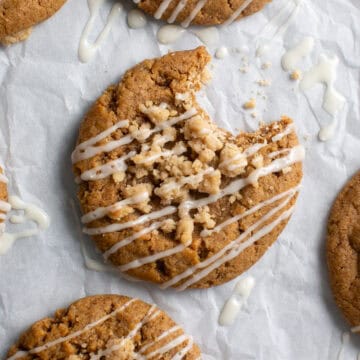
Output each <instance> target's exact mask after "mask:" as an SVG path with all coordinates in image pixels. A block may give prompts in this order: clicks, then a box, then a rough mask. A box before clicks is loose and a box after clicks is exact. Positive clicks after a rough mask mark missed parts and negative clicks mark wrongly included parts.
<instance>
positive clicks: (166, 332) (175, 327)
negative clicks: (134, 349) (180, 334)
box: [139, 325, 181, 354]
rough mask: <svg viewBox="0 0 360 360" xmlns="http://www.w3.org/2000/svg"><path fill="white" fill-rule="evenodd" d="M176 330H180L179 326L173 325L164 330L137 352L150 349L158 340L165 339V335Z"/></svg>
mask: <svg viewBox="0 0 360 360" xmlns="http://www.w3.org/2000/svg"><path fill="white" fill-rule="evenodd" d="M177 331H181V327H180V326H178V325H175V326H173V327H172V328H170V329H169V330H166V331H164V332H163V333H162V334H161V335H160V336H158V337H157V338H156V339H155V340H154V341H152V342H150V343H148V344H146V345H144V346H143V347H141V348H140V350H139V353H140V354H141V353H144V352H145V351H146V350H148V349H150V348H151V347H153V346H154V345H156V344H157V343H158V342H160V341H161V340H162V339H165V338H166V337H167V336H169V335H170V334H172V333H174V332H177Z"/></svg>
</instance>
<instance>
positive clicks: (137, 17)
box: [127, 9, 147, 29]
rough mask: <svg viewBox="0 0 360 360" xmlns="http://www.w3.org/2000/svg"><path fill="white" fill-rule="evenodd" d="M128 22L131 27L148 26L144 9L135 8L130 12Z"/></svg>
mask: <svg viewBox="0 0 360 360" xmlns="http://www.w3.org/2000/svg"><path fill="white" fill-rule="evenodd" d="M127 22H128V25H129V27H130V28H131V29H141V28H144V27H145V26H146V24H147V19H146V16H145V14H144V13H143V12H142V11H140V10H138V9H133V10H130V11H129V13H128V17H127Z"/></svg>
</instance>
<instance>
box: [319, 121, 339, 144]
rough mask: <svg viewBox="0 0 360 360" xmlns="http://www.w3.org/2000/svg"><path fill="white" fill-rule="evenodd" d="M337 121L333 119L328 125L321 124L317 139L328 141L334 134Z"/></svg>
mask: <svg viewBox="0 0 360 360" xmlns="http://www.w3.org/2000/svg"><path fill="white" fill-rule="evenodd" d="M336 124H337V122H336V121H335V119H333V120H332V121H331V122H330V124H329V125H325V126H322V127H321V129H320V131H319V140H320V141H328V140H330V139H332V138H333V137H334V135H335V129H336Z"/></svg>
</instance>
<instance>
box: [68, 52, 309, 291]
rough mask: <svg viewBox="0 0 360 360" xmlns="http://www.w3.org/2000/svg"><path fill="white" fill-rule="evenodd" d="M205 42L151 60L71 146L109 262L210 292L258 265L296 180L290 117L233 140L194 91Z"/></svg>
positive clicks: (83, 196) (106, 101) (298, 171)
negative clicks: (204, 108) (207, 288)
mask: <svg viewBox="0 0 360 360" xmlns="http://www.w3.org/2000/svg"><path fill="white" fill-rule="evenodd" d="M209 61H210V57H209V54H208V53H207V52H206V50H205V48H203V47H200V48H197V49H195V50H191V51H183V52H176V53H170V54H168V55H166V56H164V57H162V58H158V59H153V60H146V61H144V62H142V63H141V64H139V65H137V66H135V67H134V68H133V69H131V70H129V71H128V72H127V73H126V74H125V76H124V77H123V79H122V81H121V82H120V83H119V84H118V85H115V86H112V87H110V88H109V89H108V90H107V91H106V92H105V93H104V95H103V96H102V97H101V98H100V99H99V100H98V101H97V102H96V104H95V105H94V106H93V107H92V108H91V110H90V111H89V113H88V114H87V115H86V117H85V119H84V121H83V122H82V124H81V127H80V134H79V138H78V145H77V147H76V149H75V151H74V152H73V155H72V160H73V164H74V172H75V175H76V177H77V180H78V182H79V192H78V197H79V200H80V204H81V208H82V211H83V213H84V216H83V217H82V222H83V224H84V232H85V233H86V234H89V235H91V236H92V237H93V239H94V241H95V243H96V245H97V247H98V249H99V250H100V251H101V252H102V253H103V255H104V258H105V260H106V261H108V262H109V263H111V264H113V265H114V266H115V267H117V268H118V269H119V270H120V271H121V272H123V273H126V275H128V276H131V277H136V278H140V279H142V280H146V281H151V282H154V283H157V284H160V285H161V286H162V287H164V288H165V287H169V286H173V287H177V288H178V289H180V290H183V289H185V288H187V287H198V288H199V287H200V288H205V287H210V286H215V285H220V284H222V283H224V282H226V281H229V280H231V279H233V278H234V277H236V276H238V275H239V274H241V273H242V272H244V271H245V270H247V269H248V268H249V267H250V266H251V265H253V264H254V263H255V262H256V261H257V260H258V259H260V258H261V256H262V255H263V254H264V253H265V251H266V250H267V249H268V248H269V247H270V245H271V244H272V243H273V242H274V241H275V240H276V238H277V237H278V235H279V234H280V232H281V231H282V229H283V228H284V226H285V225H286V223H287V221H288V219H289V217H290V215H291V213H292V211H293V210H294V208H293V207H294V203H295V201H296V198H297V194H298V185H299V183H300V180H301V177H302V164H301V162H302V159H303V148H302V147H301V146H300V145H299V143H298V139H297V136H296V134H295V130H294V125H293V123H292V121H291V119H289V118H287V117H283V118H282V119H281V120H280V121H278V122H274V123H272V124H270V125H265V126H263V127H262V128H260V129H259V130H258V131H257V132H255V133H240V134H239V135H237V136H234V135H232V134H230V133H229V132H227V131H225V130H223V129H220V128H218V127H217V126H216V124H215V123H214V122H213V121H212V120H211V119H210V118H209V116H208V115H207V114H206V113H205V111H204V110H203V109H201V107H200V106H199V105H198V103H197V101H196V97H195V93H196V92H197V91H198V90H199V89H200V87H201V86H202V84H203V83H204V82H206V81H208V80H209V73H208V71H207V67H206V65H207V64H208V63H209Z"/></svg>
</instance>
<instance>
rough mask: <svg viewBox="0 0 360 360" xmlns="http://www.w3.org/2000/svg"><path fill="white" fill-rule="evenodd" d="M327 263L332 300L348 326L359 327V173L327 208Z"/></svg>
mask: <svg viewBox="0 0 360 360" xmlns="http://www.w3.org/2000/svg"><path fill="white" fill-rule="evenodd" d="M327 262H328V268H329V274H330V284H331V288H332V292H333V295H334V298H335V301H336V303H337V305H338V306H339V308H340V309H341V311H342V313H343V314H344V316H345V318H346V319H347V321H348V322H349V323H350V325H351V326H354V327H355V326H359V325H360V276H359V275H360V172H358V173H357V174H356V175H355V176H354V177H353V178H352V179H351V180H350V181H349V182H348V183H347V184H346V186H345V187H344V189H343V190H342V191H341V192H340V194H339V195H338V197H337V199H336V201H335V203H334V205H333V208H332V210H331V213H330V217H329V222H328V236H327ZM358 330H359V331H360V328H359V329H358Z"/></svg>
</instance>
